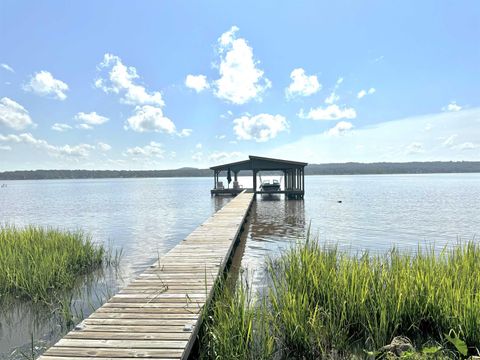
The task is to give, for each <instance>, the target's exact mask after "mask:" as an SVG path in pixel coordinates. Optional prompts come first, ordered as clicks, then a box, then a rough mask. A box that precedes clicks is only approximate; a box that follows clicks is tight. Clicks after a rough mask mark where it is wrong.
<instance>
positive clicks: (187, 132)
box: [177, 129, 193, 137]
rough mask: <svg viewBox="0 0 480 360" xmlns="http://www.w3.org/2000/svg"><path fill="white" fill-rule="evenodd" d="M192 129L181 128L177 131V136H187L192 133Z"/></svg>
mask: <svg viewBox="0 0 480 360" xmlns="http://www.w3.org/2000/svg"><path fill="white" fill-rule="evenodd" d="M192 132H193V130H192V129H182V130H181V131H179V132H178V133H177V135H178V136H180V137H187V136H190V135H192Z"/></svg>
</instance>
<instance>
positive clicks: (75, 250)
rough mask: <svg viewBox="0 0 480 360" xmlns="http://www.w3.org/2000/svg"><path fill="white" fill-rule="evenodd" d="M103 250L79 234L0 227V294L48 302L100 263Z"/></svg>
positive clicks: (54, 230) (48, 229)
mask: <svg viewBox="0 0 480 360" xmlns="http://www.w3.org/2000/svg"><path fill="white" fill-rule="evenodd" d="M104 255H105V250H104V248H103V247H102V246H99V245H95V244H93V243H92V241H91V238H90V237H89V236H88V235H86V234H84V233H83V232H81V231H62V230H58V229H53V228H43V227H39V226H27V227H24V228H17V227H15V226H2V227H0V269H1V271H0V295H1V296H6V295H13V296H15V297H18V298H24V299H31V300H34V301H44V302H48V301H49V300H51V299H52V298H53V296H54V295H56V294H57V292H59V291H64V290H70V289H72V288H73V286H74V284H75V281H76V279H77V277H78V275H80V274H85V273H87V272H88V271H91V270H93V269H95V268H97V267H99V266H100V265H101V264H102V261H103V258H104Z"/></svg>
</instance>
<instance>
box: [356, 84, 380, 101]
mask: <svg viewBox="0 0 480 360" xmlns="http://www.w3.org/2000/svg"><path fill="white" fill-rule="evenodd" d="M376 91H377V90H376V89H375V88H373V87H372V88H370V89H368V90H364V89H362V90H360V91H359V92H358V94H357V98H359V99H361V98H363V97H364V96H365V95H372V94H375V92H376Z"/></svg>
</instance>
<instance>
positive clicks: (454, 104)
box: [442, 101, 463, 111]
mask: <svg viewBox="0 0 480 360" xmlns="http://www.w3.org/2000/svg"><path fill="white" fill-rule="evenodd" d="M462 109H463V107H462V106H460V105H458V104H457V102H456V101H452V102H450V103H449V104H448V105H447V106H444V107H442V111H460V110H462Z"/></svg>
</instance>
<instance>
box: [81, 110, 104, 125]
mask: <svg viewBox="0 0 480 360" xmlns="http://www.w3.org/2000/svg"><path fill="white" fill-rule="evenodd" d="M75 120H77V121H80V122H82V123H84V124H88V125H101V124H105V123H106V122H107V121H108V120H109V119H108V118H107V117H105V116H102V115H98V114H97V113H96V112H95V111H93V112H90V113H84V112H79V113H77V115H75Z"/></svg>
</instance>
